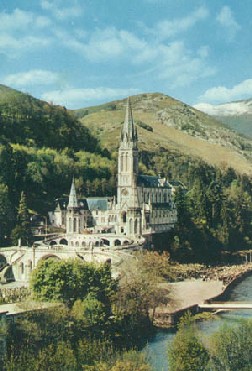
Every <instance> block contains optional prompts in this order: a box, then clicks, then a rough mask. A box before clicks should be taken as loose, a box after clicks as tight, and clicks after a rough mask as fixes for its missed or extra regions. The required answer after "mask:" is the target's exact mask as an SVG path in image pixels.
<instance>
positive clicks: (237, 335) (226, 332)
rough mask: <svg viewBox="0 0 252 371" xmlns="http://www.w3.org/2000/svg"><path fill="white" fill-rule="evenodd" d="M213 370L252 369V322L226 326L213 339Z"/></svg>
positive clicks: (211, 351)
mask: <svg viewBox="0 0 252 371" xmlns="http://www.w3.org/2000/svg"><path fill="white" fill-rule="evenodd" d="M210 354H211V366H210V367H211V370H213V371H222V370H229V371H237V370H241V371H248V370H251V369H252V321H242V322H240V323H239V324H235V325H233V326H232V327H231V326H227V325H224V326H223V327H222V328H220V329H219V330H218V331H217V332H216V333H214V334H213V335H212V337H211V342H210Z"/></svg>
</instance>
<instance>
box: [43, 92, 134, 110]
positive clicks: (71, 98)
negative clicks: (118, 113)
mask: <svg viewBox="0 0 252 371" xmlns="http://www.w3.org/2000/svg"><path fill="white" fill-rule="evenodd" d="M138 93H140V91H139V90H138V89H113V88H104V87H99V88H93V89H70V88H69V89H65V90H54V91H48V92H46V93H44V94H43V95H42V97H41V98H42V99H44V100H46V101H48V102H49V101H52V102H53V103H56V104H60V105H63V106H66V107H68V108H72V109H73V108H81V107H85V105H89V104H94V103H93V102H96V103H97V102H98V101H100V102H102V101H108V100H112V99H119V98H122V97H126V96H129V95H133V94H138Z"/></svg>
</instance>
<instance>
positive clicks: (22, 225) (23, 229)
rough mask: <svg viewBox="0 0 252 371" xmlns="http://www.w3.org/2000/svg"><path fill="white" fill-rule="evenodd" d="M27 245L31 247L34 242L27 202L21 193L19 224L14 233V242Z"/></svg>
mask: <svg viewBox="0 0 252 371" xmlns="http://www.w3.org/2000/svg"><path fill="white" fill-rule="evenodd" d="M19 239H20V240H21V242H22V243H23V244H25V245H27V246H28V245H30V244H31V242H32V232H31V222H30V216H29V213H28V207H27V200H26V195H25V193H24V192H22V193H21V197H20V202H19V208H18V213H17V224H16V227H15V228H14V229H13V231H12V242H13V244H15V245H16V244H17V243H18V240H19Z"/></svg>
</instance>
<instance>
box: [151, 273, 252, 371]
mask: <svg viewBox="0 0 252 371" xmlns="http://www.w3.org/2000/svg"><path fill="white" fill-rule="evenodd" d="M227 300H228V301H244V302H252V275H250V276H249V277H246V278H244V280H243V281H242V282H240V283H239V284H237V285H236V286H235V287H234V288H233V290H232V291H231V293H230V294H229V296H228V297H227ZM241 318H252V310H247V311H245V310H241V311H230V312H226V313H222V314H218V318H217V320H211V321H204V322H201V323H199V324H198V325H199V327H200V329H201V330H202V331H203V332H204V334H211V333H212V332H214V331H215V330H216V329H217V328H218V327H219V326H221V325H223V324H224V323H234V322H235V321H237V320H239V319H241ZM174 334H175V330H173V329H169V330H159V331H158V332H157V334H156V335H155V336H154V337H153V339H152V340H151V341H150V342H149V344H148V345H147V347H146V348H145V350H146V351H147V354H148V358H149V361H150V363H151V365H152V367H153V370H154V371H168V370H169V365H168V361H167V349H168V347H169V344H170V343H171V341H172V339H173V337H174Z"/></svg>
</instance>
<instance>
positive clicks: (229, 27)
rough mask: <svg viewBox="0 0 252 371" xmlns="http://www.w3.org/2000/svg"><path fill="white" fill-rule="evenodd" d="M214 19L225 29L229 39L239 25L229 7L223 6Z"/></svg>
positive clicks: (232, 36)
mask: <svg viewBox="0 0 252 371" xmlns="http://www.w3.org/2000/svg"><path fill="white" fill-rule="evenodd" d="M216 20H217V22H218V23H219V24H220V25H221V26H222V27H223V28H224V29H225V31H226V33H227V36H228V38H229V40H230V41H231V40H233V39H234V37H235V35H236V34H237V32H238V31H239V30H240V28H241V27H240V25H239V24H238V23H237V22H236V20H235V18H234V16H233V12H232V10H231V9H230V7H229V6H223V7H222V8H221V10H220V12H219V14H218V15H217V17H216Z"/></svg>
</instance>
